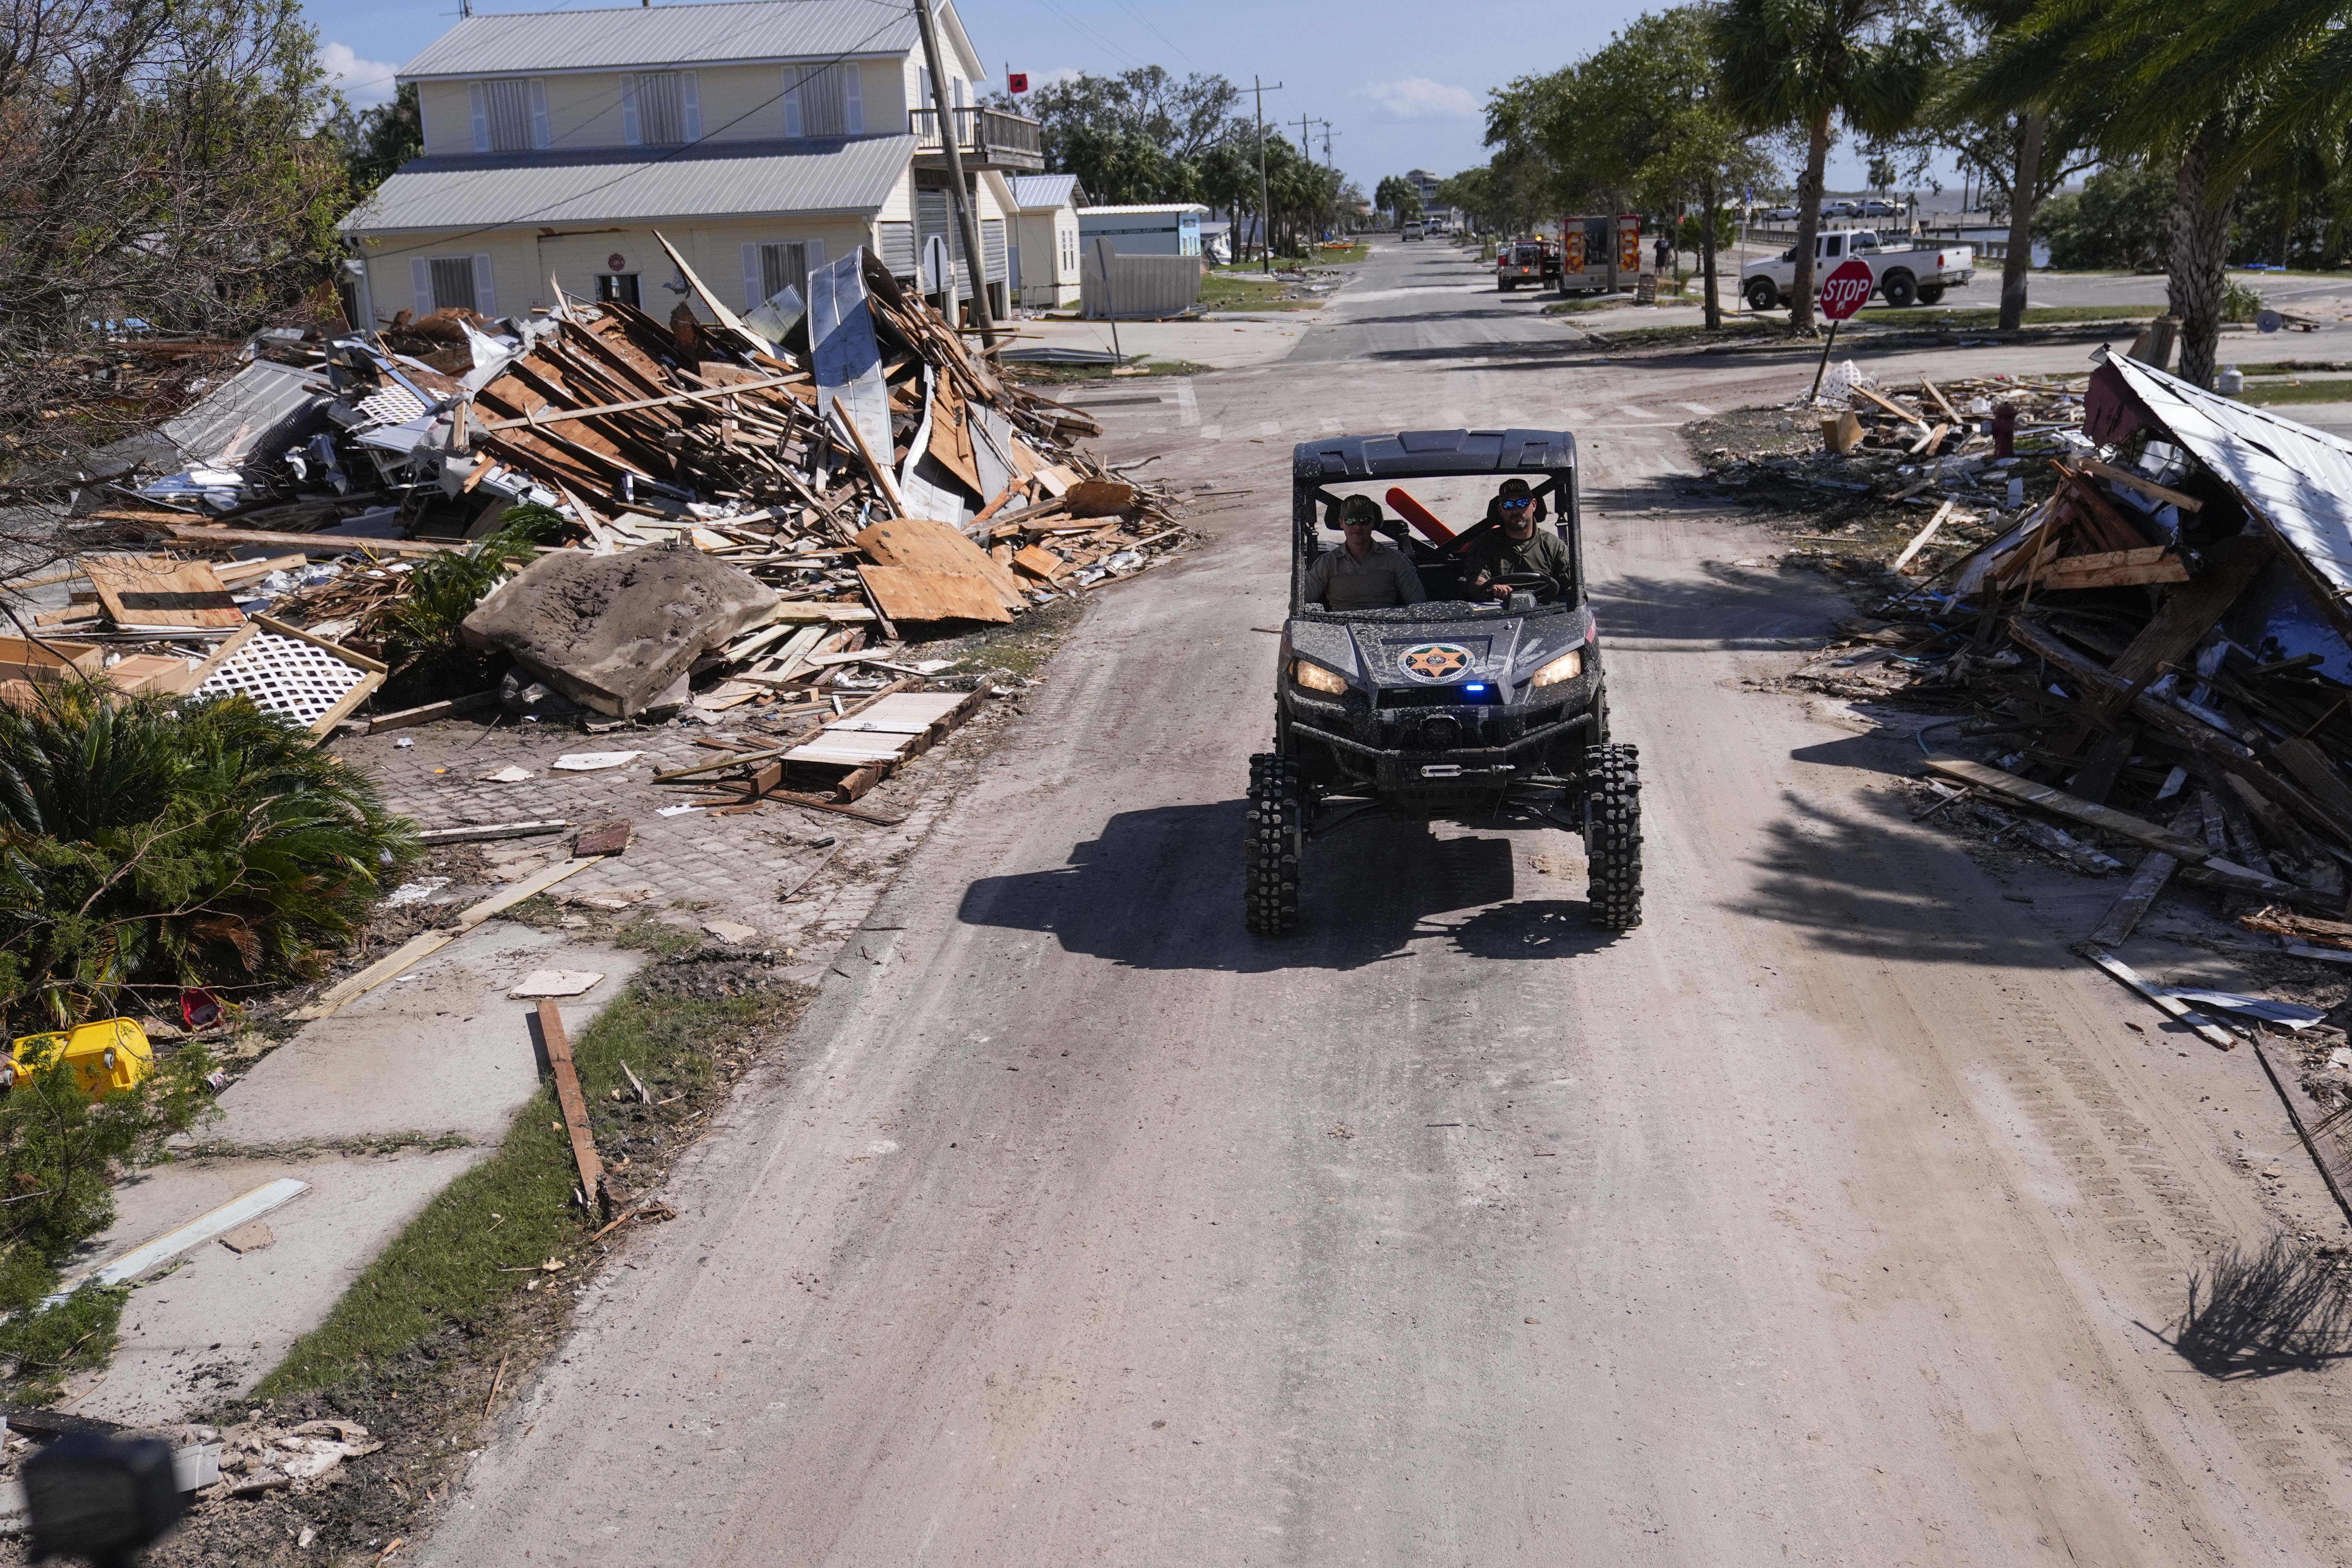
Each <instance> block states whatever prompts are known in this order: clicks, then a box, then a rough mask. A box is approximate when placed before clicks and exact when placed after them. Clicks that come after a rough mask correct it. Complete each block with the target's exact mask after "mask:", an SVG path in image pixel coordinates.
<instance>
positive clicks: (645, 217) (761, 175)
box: [337, 136, 915, 235]
mask: <svg viewBox="0 0 2352 1568" xmlns="http://www.w3.org/2000/svg"><path fill="white" fill-rule="evenodd" d="M914 152H915V139H914V138H913V137H911V136H868V137H860V138H856V139H854V140H850V141H845V142H753V143H740V142H737V143H725V142H720V143H709V142H704V143H699V144H698V145H696V146H695V147H693V148H692V149H690V150H689V151H688V152H687V153H679V154H677V155H673V156H670V157H667V158H660V157H657V158H650V159H649V158H646V156H645V155H644V153H643V151H642V150H641V149H637V148H631V149H629V150H628V153H629V155H628V156H626V157H621V158H615V157H611V156H583V157H578V158H573V159H568V160H564V161H561V162H551V161H550V160H549V154H547V153H536V154H520V155H518V156H519V157H524V158H530V159H531V160H533V161H531V162H528V163H524V162H505V161H501V160H498V159H494V158H490V157H475V158H449V159H419V160H417V161H416V162H415V163H411V164H409V165H408V166H407V167H405V168H404V169H402V170H400V171H399V172H398V173H397V174H394V175H393V176H392V177H391V178H390V179H388V180H386V181H384V183H383V184H381V185H379V186H377V187H376V190H375V194H374V195H371V196H369V197H368V199H367V200H366V201H364V202H362V203H361V204H360V205H358V206H357V207H354V208H353V209H352V211H351V212H350V213H348V214H346V215H345V216H344V217H343V220H342V222H341V224H339V225H338V226H337V227H339V228H340V229H341V231H342V232H343V233H345V234H354V235H367V234H382V233H385V232H390V231H412V230H419V229H460V230H467V229H479V228H488V227H503V226H509V225H513V226H530V227H534V228H535V227H538V226H541V225H543V224H573V223H643V222H648V221H654V220H659V219H671V218H688V217H700V218H709V217H724V216H749V215H764V214H770V213H776V214H782V213H809V214H818V213H829V214H845V213H846V214H856V215H859V216H865V215H868V214H871V213H873V212H876V211H877V210H878V209H879V208H880V207H881V205H882V204H883V202H884V201H885V200H886V199H887V197H888V196H889V195H890V192H891V190H892V188H893V187H895V186H896V185H897V184H898V180H899V178H900V176H901V175H903V174H905V173H906V171H907V165H908V161H909V160H910V159H911V158H912V157H913V156H914Z"/></svg>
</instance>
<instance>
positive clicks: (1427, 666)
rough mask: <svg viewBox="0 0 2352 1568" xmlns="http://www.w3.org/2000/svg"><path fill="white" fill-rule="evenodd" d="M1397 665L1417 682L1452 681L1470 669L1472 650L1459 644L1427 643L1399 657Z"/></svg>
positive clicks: (1406, 650) (1410, 649) (1406, 651)
mask: <svg viewBox="0 0 2352 1568" xmlns="http://www.w3.org/2000/svg"><path fill="white" fill-rule="evenodd" d="M1397 663H1398V665H1399V666H1400V667H1402V668H1403V670H1404V672H1405V673H1406V674H1407V675H1409V676H1411V677H1412V678H1413V679H1415V680H1427V681H1432V682H1435V681H1440V680H1451V679H1454V677H1455V676H1457V675H1460V674H1461V673H1463V672H1464V671H1465V670H1466V669H1468V668H1470V663H1471V659H1470V650H1469V649H1468V648H1466V647H1463V646H1462V645H1461V644H1459V643H1450V642H1425V643H1422V644H1420V645H1419V646H1417V647H1409V648H1407V649H1405V650H1404V651H1403V652H1402V653H1401V654H1399V655H1397Z"/></svg>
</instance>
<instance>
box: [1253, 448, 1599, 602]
mask: <svg viewBox="0 0 2352 1568" xmlns="http://www.w3.org/2000/svg"><path fill="white" fill-rule="evenodd" d="M1575 505H1576V499H1575V486H1574V477H1573V474H1572V472H1571V471H1568V470H1561V471H1554V472H1548V471H1544V470H1535V471H1532V472H1528V471H1522V472H1520V473H1517V474H1512V473H1503V474H1496V473H1492V472H1488V473H1481V474H1463V475H1449V476H1444V477H1434V478H1433V477H1430V476H1425V475H1424V476H1418V477H1414V478H1412V479H1396V480H1391V479H1345V480H1331V481H1324V482H1317V483H1308V482H1306V481H1299V482H1297V483H1296V484H1295V485H1294V487H1293V490H1292V507H1291V510H1292V522H1293V526H1294V533H1295V538H1294V543H1295V546H1296V548H1295V550H1294V552H1293V555H1292V562H1291V572H1290V613H1291V614H1292V615H1293V616H1303V617H1305V618H1307V619H1309V620H1330V621H1362V620H1376V621H1399V622H1412V621H1459V620H1461V619H1463V618H1464V617H1465V616H1483V615H1496V616H1499V615H1505V614H1510V615H1538V616H1541V615H1549V614H1559V613H1564V612H1566V611H1569V610H1572V609H1575V608H1576V607H1577V606H1579V605H1581V604H1582V603H1583V602H1584V563H1583V560H1582V558H1581V554H1580V544H1579V540H1578V531H1577V528H1576V526H1575V521H1576V520H1575V517H1574V509H1575ZM1522 518H1526V519H1528V520H1530V521H1532V524H1533V526H1532V528H1529V527H1528V526H1526V524H1525V523H1522V524H1521V526H1520V528H1519V529H1518V530H1517V531H1516V533H1515V531H1514V530H1513V529H1512V528H1511V526H1510V525H1511V524H1512V523H1513V522H1514V521H1518V520H1520V519H1522ZM1351 523H1352V525H1353V526H1349V525H1350V524H1351ZM1519 534H1524V535H1526V536H1527V537H1524V538H1522V537H1518V536H1517V535H1519ZM1416 594H1418V595H1419V599H1418V602H1415V599H1414V595H1416Z"/></svg>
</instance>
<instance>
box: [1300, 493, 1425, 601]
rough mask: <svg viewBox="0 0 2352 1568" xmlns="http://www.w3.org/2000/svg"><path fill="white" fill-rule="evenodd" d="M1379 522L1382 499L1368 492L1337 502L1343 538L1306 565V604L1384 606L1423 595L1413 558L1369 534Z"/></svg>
mask: <svg viewBox="0 0 2352 1568" xmlns="http://www.w3.org/2000/svg"><path fill="white" fill-rule="evenodd" d="M1380 523H1381V503H1380V502H1378V501H1376V500H1373V499H1372V498H1371V497H1370V496H1349V498H1348V499H1347V500H1346V501H1344V502H1342V503H1341V505H1340V508H1339V532H1340V537H1341V539H1342V540H1343V541H1344V542H1343V543H1342V544H1341V545H1340V546H1339V549H1337V550H1327V551H1325V552H1323V553H1322V554H1320V555H1318V556H1317V557H1316V558H1315V563H1314V564H1313V565H1312V566H1309V567H1308V568H1307V587H1306V591H1305V594H1304V595H1303V596H1304V597H1305V599H1306V601H1307V603H1308V604H1310V605H1322V606H1323V607H1324V608H1325V609H1329V610H1385V609H1390V608H1392V607H1394V606H1396V605H1419V604H1423V603H1425V602H1426V601H1427V600H1428V598H1429V595H1428V594H1426V593H1424V592H1423V589H1422V586H1421V574H1420V573H1418V572H1416V571H1414V570H1413V566H1412V559H1411V558H1410V557H1408V556H1407V555H1406V554H1405V552H1403V551H1402V550H1399V549H1398V548H1397V547H1396V546H1395V545H1393V544H1384V543H1382V542H1381V541H1380V540H1378V539H1376V538H1374V537H1373V536H1372V531H1373V530H1374V529H1376V528H1378V527H1379V526H1380Z"/></svg>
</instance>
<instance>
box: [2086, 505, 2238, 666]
mask: <svg viewBox="0 0 2352 1568" xmlns="http://www.w3.org/2000/svg"><path fill="white" fill-rule="evenodd" d="M2270 561H2271V551H2270V546H2269V545H2268V544H2267V543H2265V542H2263V540H2262V539H2261V538H2260V537H2258V536H2256V535H2253V534H2251V533H2241V534H2236V535H2233V536H2232V537H2231V538H2228V539H2225V540H2223V541H2221V542H2220V543H2219V544H2216V545H2215V546H2214V547H2213V548H2212V549H2211V550H2210V551H2209V552H2207V554H2206V560H2205V572H2204V574H2203V575H2202V576H2200V577H2195V578H2191V579H2190V580H2189V582H2186V583H2184V584H2181V585H2180V586H2179V587H2178V588H2175V589H2174V590H2173V591H2172V594H2171V596H2170V597H2168V598H2167V599H2166V600H2165V601H2164V604H2163V605H2162V606H2161V607H2160V608H2158V611H2157V612H2156V614H2155V615H2154V616H2150V617H2149V618H2148V623H2147V626H2143V627H2142V628H2141V629H2140V633H2139V635H2138V636H2137V637H2134V638H2132V640H2131V646H2130V647H2126V648H2125V649H2124V651H2123V652H2122V653H2121V654H2120V655H2118V656H2117V657H2116V662H2115V664H2114V666H2113V673H2114V675H2115V678H2116V679H2117V680H2118V681H2120V682H2122V683H2123V684H2124V685H2126V686H2137V685H2140V684H2142V683H2144V682H2146V681H2149V680H2152V679H2155V678H2156V677H2157V675H2158V673H2159V672H2161V671H2162V670H2163V668H2164V667H2165V666H2166V665H2168V664H2170V663H2172V662H2173V661H2174V660H2176V659H2178V658H2180V657H2181V656H2182V655H2183V654H2185V653H2187V652H2188V651H2189V649H2190V648H2193V647H2196V646H2197V645H2198V643H2199V642H2200V641H2201V640H2202V639H2203V637H2204V636H2205V634H2206V633H2207V632H2210V631H2211V630H2212V629H2213V626H2214V623H2215V622H2217V621H2219V620H2220V619H2221V616H2223V615H2224V614H2226V613H2227V612H2228V610H2229V608H2230V606H2231V605H2233V604H2235V603H2237V600H2238V595H2241V594H2242V593H2244V592H2245V591H2246V588H2247V586H2248V584H2252V582H2253V580H2254V578H2255V577H2256V576H2258V575H2259V574H2261V572H2262V569H2263V567H2264V566H2266V565H2268V564H2269V563H2270Z"/></svg>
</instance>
